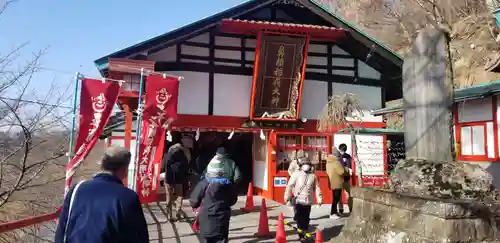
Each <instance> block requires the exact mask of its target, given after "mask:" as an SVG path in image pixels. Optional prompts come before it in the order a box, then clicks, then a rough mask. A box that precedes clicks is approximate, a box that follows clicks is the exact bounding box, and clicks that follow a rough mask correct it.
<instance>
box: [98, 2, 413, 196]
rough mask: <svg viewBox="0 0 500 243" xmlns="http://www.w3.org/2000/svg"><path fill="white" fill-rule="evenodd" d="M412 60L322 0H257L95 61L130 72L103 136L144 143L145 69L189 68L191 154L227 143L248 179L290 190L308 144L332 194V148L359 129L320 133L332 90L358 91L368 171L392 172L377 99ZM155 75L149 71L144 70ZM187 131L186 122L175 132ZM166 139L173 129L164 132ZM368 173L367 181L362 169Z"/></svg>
mask: <svg viewBox="0 0 500 243" xmlns="http://www.w3.org/2000/svg"><path fill="white" fill-rule="evenodd" d="M402 63H403V60H402V58H401V57H400V56H398V55H397V54H396V53H395V52H394V51H392V50H390V49H389V48H387V47H386V46H384V45H383V44H381V43H380V42H378V41H377V40H375V39H374V38H373V37H370V36H368V35H367V34H366V33H363V32H362V31H360V30H359V29H357V28H356V27H354V26H353V25H352V24H350V23H348V22H346V21H345V20H344V19H342V18H341V17H339V16H337V15H335V14H333V13H331V12H329V11H328V10H327V9H325V8H324V7H322V6H321V5H320V4H318V3H317V2H316V1H313V0H252V1H247V2H245V3H243V4H240V5H238V6H236V7H233V8H231V9H227V10H225V11H223V12H220V13H217V14H215V15H213V16H210V17H208V18H205V19H201V20H199V21H197V22H194V23H192V24H189V25H186V26H184V27H181V28H179V29H176V30H173V31H171V32H168V33H166V34H163V35H160V36H157V37H154V38H152V39H149V40H146V41H144V42H141V43H138V44H136V45H133V46H131V47H128V48H125V49H123V50H119V51H117V52H114V53H112V54H109V55H106V56H104V57H101V58H99V59H97V60H96V61H95V64H96V66H97V68H98V69H99V71H100V73H101V74H102V76H103V77H108V78H113V79H120V80H125V81H126V82H125V83H124V84H123V86H122V91H121V94H120V97H119V104H118V105H119V108H120V110H121V111H120V112H119V113H117V114H116V115H115V116H114V117H113V118H112V119H111V120H110V122H109V123H108V126H107V128H106V130H105V132H104V137H106V139H107V143H108V144H109V145H121V146H125V147H127V148H128V149H130V150H131V152H132V154H134V153H135V128H136V122H135V121H136V114H135V110H136V108H137V103H138V94H139V80H140V69H141V68H143V69H145V70H146V71H148V70H149V71H155V72H165V73H168V74H172V75H176V76H181V77H183V79H182V80H181V81H180V87H179V97H178V114H179V115H178V119H177V120H176V121H175V122H174V123H173V124H172V126H171V127H170V131H169V133H172V134H174V133H175V134H181V135H180V136H182V138H183V142H184V145H185V146H188V147H190V148H191V151H192V155H193V157H198V155H199V154H201V153H208V154H209V152H207V151H209V150H210V151H214V149H216V148H214V145H217V146H218V145H221V144H223V145H225V146H227V147H228V150H229V151H230V154H232V155H233V156H234V157H233V158H234V160H235V161H236V163H237V165H238V167H239V168H240V170H241V171H242V172H243V177H244V182H245V183H244V184H245V185H244V186H243V188H244V189H245V190H246V186H247V185H248V182H252V184H253V190H254V192H255V193H257V194H259V195H262V196H263V197H265V198H268V199H272V200H275V201H278V202H283V193H284V187H285V185H286V182H287V180H288V178H289V175H288V172H287V169H288V165H289V160H288V159H287V158H289V157H290V156H292V153H293V152H294V151H297V150H299V149H302V150H304V151H306V152H307V154H308V156H309V157H310V159H311V160H312V161H313V163H314V164H315V166H316V170H317V175H318V176H319V180H320V184H321V188H322V191H323V193H324V195H325V202H326V203H329V202H331V199H332V195H331V191H330V190H328V182H327V176H326V172H325V165H326V162H325V158H326V155H327V154H328V153H331V151H332V147H333V146H336V147H337V146H338V145H339V144H341V143H345V144H346V145H347V146H348V148H349V151H352V149H353V148H352V146H351V145H352V144H351V136H350V135H348V134H346V133H344V132H342V131H341V129H342V127H339V128H332V132H330V133H320V132H317V129H316V121H317V119H318V115H319V113H320V112H321V111H322V110H323V108H324V106H325V105H326V103H327V101H328V99H329V97H331V96H332V95H338V94H344V93H352V94H354V95H356V96H357V97H359V99H360V102H361V106H362V109H363V110H364V112H363V116H362V119H361V121H359V120H358V121H352V124H353V125H354V126H355V127H359V128H363V129H361V130H360V131H361V132H360V134H358V135H357V136H356V139H357V140H356V141H357V144H358V148H357V150H358V154H359V160H360V161H361V163H360V164H361V166H362V169H363V176H365V177H364V178H363V180H364V182H366V183H372V184H377V183H379V184H380V183H381V181H378V182H377V183H375V181H376V180H377V178H381V180H383V179H384V178H386V176H387V144H386V139H387V138H386V135H385V134H383V133H380V132H370V131H380V130H383V129H384V128H385V123H384V122H383V118H382V117H380V116H373V115H371V113H370V112H371V111H373V110H377V109H382V108H384V106H385V105H384V104H385V102H386V101H388V100H395V99H399V98H401V97H402V87H401V86H402V82H401V67H402ZM145 82H147V77H146V79H145ZM178 132H179V133H178ZM166 143H167V146H168V141H166ZM365 180H366V181H365Z"/></svg>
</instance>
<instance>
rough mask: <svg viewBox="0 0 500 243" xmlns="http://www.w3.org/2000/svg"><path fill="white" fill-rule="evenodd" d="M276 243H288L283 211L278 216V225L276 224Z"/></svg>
mask: <svg viewBox="0 0 500 243" xmlns="http://www.w3.org/2000/svg"><path fill="white" fill-rule="evenodd" d="M275 243H286V233H285V224H284V218H283V213H280V216H279V218H278V226H276V241H275Z"/></svg>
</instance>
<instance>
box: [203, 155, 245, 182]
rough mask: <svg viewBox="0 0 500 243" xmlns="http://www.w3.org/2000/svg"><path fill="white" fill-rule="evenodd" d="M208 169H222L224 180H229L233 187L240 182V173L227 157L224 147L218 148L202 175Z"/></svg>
mask: <svg viewBox="0 0 500 243" xmlns="http://www.w3.org/2000/svg"><path fill="white" fill-rule="evenodd" d="M208 168H211V169H213V168H222V169H223V171H224V173H223V176H222V177H224V178H227V179H229V180H230V181H231V182H232V183H233V184H234V185H236V184H238V183H239V182H240V180H241V172H240V170H239V169H238V166H236V163H235V162H234V161H233V160H232V159H231V158H229V155H228V154H227V153H226V149H225V148H224V147H219V148H218V149H217V152H216V154H215V156H214V157H213V158H212V160H210V162H209V163H208V165H207V168H205V171H204V172H203V175H205V174H206V172H207V169H208Z"/></svg>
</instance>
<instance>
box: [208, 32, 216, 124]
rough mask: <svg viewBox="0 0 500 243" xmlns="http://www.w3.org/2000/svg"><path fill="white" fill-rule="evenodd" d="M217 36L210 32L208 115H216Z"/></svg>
mask: <svg viewBox="0 0 500 243" xmlns="http://www.w3.org/2000/svg"><path fill="white" fill-rule="evenodd" d="M214 47H215V35H214V33H213V32H212V31H211V32H210V50H209V65H210V72H209V73H208V114H209V115H213V114H214V90H215V89H214V68H213V67H214V65H215V64H214V61H215V60H214V59H215V57H214V56H215V48H214Z"/></svg>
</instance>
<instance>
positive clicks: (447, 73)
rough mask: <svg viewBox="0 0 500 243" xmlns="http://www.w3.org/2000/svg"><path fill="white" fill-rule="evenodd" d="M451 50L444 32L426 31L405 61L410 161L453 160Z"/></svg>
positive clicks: (405, 116) (422, 33)
mask: <svg viewBox="0 0 500 243" xmlns="http://www.w3.org/2000/svg"><path fill="white" fill-rule="evenodd" d="M449 50H450V48H449V38H448V36H447V34H446V33H445V32H443V31H440V30H438V29H425V30H423V31H422V32H421V33H420V34H419V35H418V37H417V39H416V41H415V44H414V45H413V48H412V49H411V52H410V53H409V55H407V56H406V57H405V60H404V64H403V104H404V108H405V111H404V121H405V147H406V158H407V159H426V160H429V161H452V160H453V159H454V154H455V152H454V150H455V149H454V141H453V114H452V110H453V73H452V70H451V68H452V67H451V66H452V64H451V58H450V53H449ZM437 144H439V146H436V145H437Z"/></svg>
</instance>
